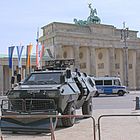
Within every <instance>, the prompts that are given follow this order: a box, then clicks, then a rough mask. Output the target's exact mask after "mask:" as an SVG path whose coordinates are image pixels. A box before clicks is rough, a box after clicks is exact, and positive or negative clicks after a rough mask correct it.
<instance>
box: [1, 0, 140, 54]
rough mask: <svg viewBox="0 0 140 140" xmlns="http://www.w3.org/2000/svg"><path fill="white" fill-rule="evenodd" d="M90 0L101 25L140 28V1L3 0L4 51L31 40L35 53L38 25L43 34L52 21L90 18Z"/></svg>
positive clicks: (2, 30) (2, 49) (70, 21)
mask: <svg viewBox="0 0 140 140" xmlns="http://www.w3.org/2000/svg"><path fill="white" fill-rule="evenodd" d="M89 3H92V7H93V8H96V10H97V16H98V17H100V19H101V24H107V25H113V26H115V27H116V28H119V29H121V28H123V22H125V23H126V27H129V29H130V30H136V31H140V17H139V13H140V0H69V1H67V0H58V1H57V0H0V54H8V47H10V46H19V45H23V46H27V45H28V44H30V43H31V44H33V51H32V53H34V52H35V45H36V38H37V30H38V28H39V32H40V36H41V35H42V29H41V27H43V26H45V25H47V24H49V23H51V22H64V23H74V22H73V19H74V18H77V19H78V20H86V19H87V17H88V16H89V12H90V10H89V8H88V4H89ZM138 36H139V37H140V33H138ZM25 52H26V50H25V49H24V53H25ZM14 53H15V54H16V51H15V50H14Z"/></svg>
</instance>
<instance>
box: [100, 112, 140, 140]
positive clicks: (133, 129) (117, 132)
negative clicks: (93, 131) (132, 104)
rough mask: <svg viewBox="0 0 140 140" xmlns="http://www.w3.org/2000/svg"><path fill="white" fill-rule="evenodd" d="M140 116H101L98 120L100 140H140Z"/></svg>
mask: <svg viewBox="0 0 140 140" xmlns="http://www.w3.org/2000/svg"><path fill="white" fill-rule="evenodd" d="M139 130H140V114H124V115H123V114H118V115H101V116H100V117H99V118H98V139H99V140H128V139H129V140H139V139H140V134H139Z"/></svg>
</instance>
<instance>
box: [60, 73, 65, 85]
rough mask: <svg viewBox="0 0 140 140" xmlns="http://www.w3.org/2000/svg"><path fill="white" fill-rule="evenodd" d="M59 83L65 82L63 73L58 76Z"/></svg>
mask: <svg viewBox="0 0 140 140" xmlns="http://www.w3.org/2000/svg"><path fill="white" fill-rule="evenodd" d="M60 83H65V76H64V75H61V76H60Z"/></svg>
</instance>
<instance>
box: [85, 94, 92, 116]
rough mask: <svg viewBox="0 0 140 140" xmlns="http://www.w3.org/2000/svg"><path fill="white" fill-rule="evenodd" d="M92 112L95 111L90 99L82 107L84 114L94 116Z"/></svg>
mask: <svg viewBox="0 0 140 140" xmlns="http://www.w3.org/2000/svg"><path fill="white" fill-rule="evenodd" d="M92 110H93V105H92V97H90V98H89V99H88V100H87V101H85V102H84V104H83V106H82V114H83V115H92Z"/></svg>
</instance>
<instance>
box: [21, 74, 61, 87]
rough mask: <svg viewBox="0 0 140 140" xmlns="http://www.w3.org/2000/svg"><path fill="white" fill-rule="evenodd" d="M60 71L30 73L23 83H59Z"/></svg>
mask: <svg viewBox="0 0 140 140" xmlns="http://www.w3.org/2000/svg"><path fill="white" fill-rule="evenodd" d="M61 75H62V73H61V72H47V73H32V74H31V75H30V76H29V77H28V78H27V79H26V80H25V81H24V82H23V84H24V85H47V84H48V85H50V84H60V83H61V81H60V77H61Z"/></svg>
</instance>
